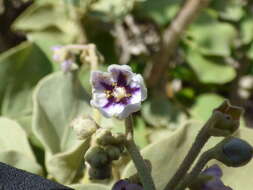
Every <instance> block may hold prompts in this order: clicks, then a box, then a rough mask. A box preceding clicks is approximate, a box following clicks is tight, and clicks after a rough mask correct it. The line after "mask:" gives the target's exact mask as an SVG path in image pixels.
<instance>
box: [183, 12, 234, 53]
mask: <svg viewBox="0 0 253 190" xmlns="http://www.w3.org/2000/svg"><path fill="white" fill-rule="evenodd" d="M187 34H188V35H189V36H190V38H191V40H192V41H191V44H190V45H191V46H194V47H196V48H198V50H199V51H200V52H201V53H202V54H205V55H215V56H229V55H230V54H231V48H232V46H233V43H234V41H235V39H236V36H237V32H236V30H235V28H234V27H233V26H232V25H231V24H228V23H223V22H218V21H217V20H215V19H214V18H212V16H210V15H207V16H205V15H203V18H201V19H199V20H198V21H196V22H195V23H193V24H192V25H191V27H190V28H189V29H188V31H187Z"/></svg>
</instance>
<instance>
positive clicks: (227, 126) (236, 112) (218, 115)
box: [209, 100, 243, 136]
mask: <svg viewBox="0 0 253 190" xmlns="http://www.w3.org/2000/svg"><path fill="white" fill-rule="evenodd" d="M242 112H243V110H242V108H240V107H236V106H231V105H230V104H229V102H228V101H227V100H226V101H224V103H223V104H221V105H220V106H219V107H218V108H217V109H215V110H214V112H213V115H212V117H211V118H210V120H209V122H212V124H211V125H210V128H209V133H210V135H212V136H229V135H231V134H233V133H234V132H235V131H236V130H237V129H238V128H239V119H240V116H241V114H242Z"/></svg>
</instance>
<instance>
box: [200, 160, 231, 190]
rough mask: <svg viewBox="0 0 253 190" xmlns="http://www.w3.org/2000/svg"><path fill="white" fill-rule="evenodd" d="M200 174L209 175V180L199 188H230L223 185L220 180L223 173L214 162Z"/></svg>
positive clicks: (221, 189)
mask: <svg viewBox="0 0 253 190" xmlns="http://www.w3.org/2000/svg"><path fill="white" fill-rule="evenodd" d="M201 174H202V175H207V176H210V177H211V179H210V180H208V181H207V182H206V183H205V184H203V186H202V189H201V190H232V189H231V188H230V187H228V186H225V185H224V184H223V182H222V181H221V177H222V175H223V174H222V170H221V168H220V167H219V166H218V165H216V164H215V165H213V166H211V167H209V168H207V169H205V170H204V171H203V172H202V173H201Z"/></svg>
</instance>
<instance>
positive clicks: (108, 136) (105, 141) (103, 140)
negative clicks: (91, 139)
mask: <svg viewBox="0 0 253 190" xmlns="http://www.w3.org/2000/svg"><path fill="white" fill-rule="evenodd" d="M95 139H96V143H98V144H99V145H102V146H106V145H110V144H112V143H113V141H114V137H113V136H112V133H111V131H109V130H108V129H102V128H101V129H99V130H97V131H96V134H95Z"/></svg>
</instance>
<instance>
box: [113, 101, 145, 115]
mask: <svg viewBox="0 0 253 190" xmlns="http://www.w3.org/2000/svg"><path fill="white" fill-rule="evenodd" d="M140 108H141V103H136V104H128V105H126V106H125V108H124V110H123V111H122V112H121V113H120V114H119V115H118V116H117V118H118V119H124V118H127V117H128V116H129V115H130V114H132V113H134V112H137V111H139V110H140Z"/></svg>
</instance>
